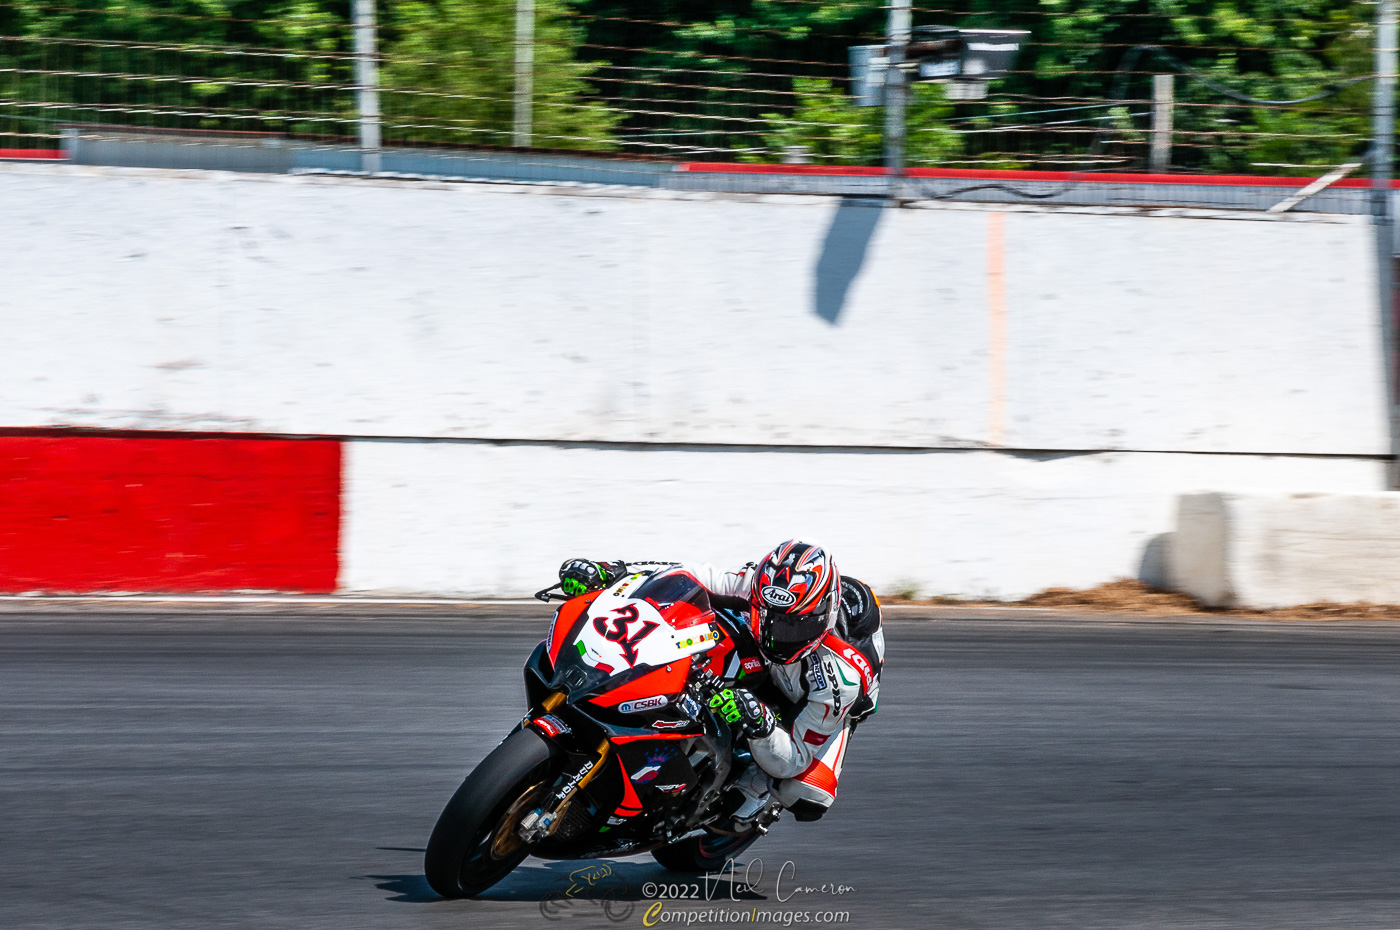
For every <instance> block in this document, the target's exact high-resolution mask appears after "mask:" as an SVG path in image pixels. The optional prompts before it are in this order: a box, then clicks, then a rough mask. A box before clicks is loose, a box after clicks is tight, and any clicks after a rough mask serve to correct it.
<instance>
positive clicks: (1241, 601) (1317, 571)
mask: <svg viewBox="0 0 1400 930" xmlns="http://www.w3.org/2000/svg"><path fill="white" fill-rule="evenodd" d="M1173 549H1174V556H1173V559H1172V572H1171V574H1172V577H1173V580H1174V582H1175V586H1176V587H1178V588H1179V589H1180V590H1182V591H1185V592H1186V593H1188V594H1190V595H1191V596H1193V597H1195V598H1196V599H1198V600H1200V601H1202V602H1203V603H1206V604H1210V605H1212V606H1216V607H1251V608H1271V607H1290V606H1293V605H1297V604H1313V603H1318V602H1321V601H1331V602H1333V603H1351V602H1353V601H1370V602H1372V603H1379V604H1397V603H1400V494H1384V493H1382V494H1319V493H1308V494H1297V493H1295V494H1262V493H1258V492H1257V491H1256V492H1254V493H1247V494H1242V493H1205V494H1191V495H1186V496H1184V497H1183V498H1182V499H1181V502H1180V505H1179V508H1178V516H1177V530H1176V534H1175V539H1174V545H1173Z"/></svg>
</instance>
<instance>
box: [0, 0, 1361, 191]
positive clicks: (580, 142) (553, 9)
mask: <svg viewBox="0 0 1400 930" xmlns="http://www.w3.org/2000/svg"><path fill="white" fill-rule="evenodd" d="M536 6H537V25H536V36H537V42H536V46H535V55H536V68H535V87H534V94H533V101H534V124H535V136H534V142H535V144H536V145H539V146H543V147H557V148H607V147H610V146H616V147H617V148H619V149H621V150H623V151H626V152H628V153H631V154H660V155H666V156H671V157H702V158H733V157H745V158H749V159H753V160H777V159H779V158H781V157H782V154H783V152H784V150H785V149H786V147H788V146H796V145H801V146H805V147H806V148H807V149H809V150H810V151H811V152H812V153H813V155H814V157H816V158H817V159H818V160H821V161H827V162H834V163H853V162H857V163H877V162H878V160H879V157H880V143H879V129H880V121H881V120H882V118H883V116H882V111H881V109H880V108H868V109H866V108H856V107H853V106H851V105H850V103H849V99H848V98H847V97H846V96H845V90H844V88H845V81H846V77H847V65H846V61H847V57H846V56H847V48H848V47H849V46H851V45H865V44H878V43H880V42H881V41H882V37H883V34H884V31H885V16H886V13H887V11H886V9H885V8H884V7H883V6H882V0H801V2H798V0H536ZM939 6H940V8H941V9H940V11H939V12H937V13H934V12H931V11H930V12H919V13H917V14H916V22H918V23H921V24H932V23H940V24H947V25H959V26H964V27H979V26H981V27H1002V28H1025V29H1029V30H1030V32H1031V36H1030V38H1029V41H1028V42H1027V43H1026V44H1025V47H1024V50H1023V52H1022V54H1021V58H1020V60H1019V62H1018V68H1019V71H1018V72H1017V73H1014V74H1012V75H1009V76H1008V77H1007V78H1006V79H1004V80H1001V81H998V82H997V83H996V84H994V85H993V94H992V96H991V97H990V98H989V99H988V100H986V101H980V102H957V103H952V102H949V101H947V100H945V99H943V98H942V97H941V95H940V94H939V93H938V91H937V88H936V87H931V86H927V85H919V86H918V87H917V88H916V90H915V96H914V99H913V101H912V102H911V107H910V116H911V125H910V127H909V133H908V139H909V161H910V163H911V164H939V163H944V164H946V163H950V162H958V163H963V162H976V163H980V164H988V165H993V164H995V165H1022V164H1024V165H1027V166H1032V167H1046V166H1048V165H1049V164H1051V163H1055V162H1059V163H1062V164H1065V165H1072V166H1083V165H1085V163H1086V161H1090V160H1094V159H1099V160H1102V159H1108V160H1109V164H1111V165H1114V166H1117V167H1141V166H1142V164H1143V163H1144V161H1145V156H1146V148H1147V142H1146V138H1147V136H1146V132H1145V130H1146V129H1147V126H1148V111H1149V109H1150V107H1149V106H1148V105H1147V104H1146V101H1145V98H1146V97H1147V96H1148V95H1149V87H1150V79H1149V77H1148V72H1151V71H1157V72H1167V71H1170V70H1171V68H1172V66H1171V64H1170V63H1168V62H1167V61H1166V60H1165V59H1164V58H1162V57H1161V56H1160V55H1158V54H1156V53H1153V52H1147V53H1143V54H1142V56H1141V57H1140V58H1139V59H1138V60H1137V63H1136V65H1135V66H1134V71H1136V72H1138V73H1135V74H1131V75H1128V74H1122V73H1119V67H1120V65H1121V64H1123V63H1124V60H1125V55H1127V54H1128V53H1129V50H1130V49H1132V48H1133V47H1134V46H1137V45H1143V44H1152V45H1161V46H1166V47H1167V48H1168V50H1169V51H1170V53H1171V54H1172V55H1174V56H1175V57H1176V58H1177V59H1179V60H1180V61H1181V62H1183V63H1184V65H1185V66H1187V67H1189V68H1190V69H1192V70H1193V71H1195V72H1198V73H1200V74H1203V75H1208V76H1210V77H1211V78H1214V79H1215V80H1217V81H1219V82H1220V83H1222V84H1224V85H1227V86H1229V87H1231V88H1234V89H1236V90H1238V91H1240V92H1243V93H1246V94H1250V95H1254V96H1257V97H1267V98H1292V97H1299V96H1305V95H1307V94H1310V93H1313V92H1315V91H1317V90H1319V89H1322V88H1324V87H1327V86H1328V85H1330V84H1333V83H1335V82H1337V81H1339V80H1341V79H1343V78H1346V77H1350V76H1357V75H1364V74H1367V73H1368V72H1369V71H1370V70H1371V68H1372V64H1371V60H1370V58H1371V51H1370V48H1371V44H1372V34H1371V25H1370V21H1371V18H1372V15H1373V6H1372V5H1370V4H1368V3H1364V2H1361V0H951V2H950V3H946V4H939ZM350 8H351V0H84V2H83V3H81V4H69V5H55V4H53V2H52V0H10V2H9V3H6V4H0V37H2V38H0V133H3V134H4V135H5V136H6V138H7V139H8V140H12V141H10V142H7V144H21V145H28V144H34V145H49V144H52V139H53V138H55V137H56V135H57V133H58V132H59V129H60V127H61V125H62V124H63V123H64V122H66V121H70V120H81V121H86V122H93V121H97V122H109V123H120V124H123V125H142V126H156V127H179V128H196V129H221V130H256V131H274V132H282V133H293V134H307V135H314V136H317V137H321V138H324V137H328V136H331V137H333V136H351V135H353V132H354V119H355V112H354V105H355V98H354V95H353V93H352V92H351V91H352V90H353V84H354V74H353V68H352V62H351V60H350V57H349V55H350V52H351V50H352V49H351V46H352V36H351V30H350V28H349V23H348V21H347V19H348V15H349V12H350ZM378 15H379V21H380V25H381V33H380V48H381V53H382V54H383V56H384V58H385V61H386V64H385V67H384V69H383V76H384V83H385V90H386V92H385V95H384V101H383V107H384V111H385V119H386V137H387V138H389V139H391V140H394V141H411V142H418V143H424V142H433V143H439V142H440V143H451V144H459V145H460V144H483V143H485V144H506V143H508V141H509V132H510V127H511V121H512V112H511V110H512V104H511V99H512V95H513V90H514V68H513V62H512V58H513V46H514V38H513V37H514V0H379V14H378ZM1175 86H1176V99H1177V106H1176V108H1175V111H1174V119H1175V136H1174V149H1173V164H1174V166H1176V167H1177V168H1179V169H1183V170H1199V171H1231V172H1251V171H1252V172H1265V173H1278V172H1286V171H1297V172H1299V173H1306V174H1316V173H1317V172H1318V169H1319V168H1322V167H1323V166H1328V165H1335V164H1339V163H1341V162H1345V161H1355V160H1357V159H1359V158H1360V157H1361V156H1362V155H1363V154H1364V152H1365V149H1366V139H1367V135H1368V132H1369V117H1368V99H1369V95H1370V92H1371V90H1370V85H1368V84H1360V85H1357V86H1354V87H1351V88H1349V89H1347V90H1345V91H1343V92H1342V93H1340V94H1337V95H1335V96H1331V97H1328V98H1326V99H1324V100H1321V101H1317V102H1315V103H1308V104H1303V105H1298V106H1288V107H1266V106H1256V105H1247V104H1242V103H1236V102H1232V101H1229V100H1227V99H1226V98H1225V97H1223V96H1222V95H1221V94H1219V93H1218V92H1217V91H1215V90H1213V89H1211V88H1210V87H1207V86H1206V85H1205V84H1203V83H1201V82H1199V81H1197V80H1194V79H1192V78H1189V77H1186V76H1180V75H1179V76H1178V77H1177V78H1176V82H1175ZM1281 165H1283V166H1287V165H1300V166H1305V167H1299V168H1287V167H1278V166H1281Z"/></svg>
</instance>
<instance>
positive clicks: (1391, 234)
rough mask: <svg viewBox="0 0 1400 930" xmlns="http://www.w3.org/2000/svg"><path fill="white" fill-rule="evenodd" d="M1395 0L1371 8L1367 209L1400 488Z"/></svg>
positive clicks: (1393, 476) (1392, 480) (1393, 481)
mask: <svg viewBox="0 0 1400 930" xmlns="http://www.w3.org/2000/svg"><path fill="white" fill-rule="evenodd" d="M1395 68H1396V23H1395V0H1380V3H1379V4H1378V6H1377V8H1376V84H1375V96H1374V97H1373V98H1372V107H1371V198H1372V199H1371V212H1372V216H1373V218H1374V221H1375V230H1376V277H1377V282H1378V284H1379V291H1380V293H1379V297H1380V311H1381V334H1382V338H1383V342H1384V345H1385V400H1386V413H1387V414H1388V415H1389V416H1388V419H1389V421H1390V423H1389V425H1390V453H1391V456H1392V461H1391V464H1390V472H1389V476H1388V479H1389V485H1390V487H1391V488H1392V489H1400V419H1398V418H1397V416H1396V413H1397V403H1396V402H1397V396H1396V382H1397V379H1398V378H1400V371H1397V357H1396V355H1397V352H1396V342H1395V336H1396V333H1395V329H1396V326H1395V209H1394V195H1393V194H1392V193H1391V190H1390V178H1391V158H1392V157H1393V153H1394V142H1395Z"/></svg>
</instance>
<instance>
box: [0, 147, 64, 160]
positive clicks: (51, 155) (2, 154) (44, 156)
mask: <svg viewBox="0 0 1400 930" xmlns="http://www.w3.org/2000/svg"><path fill="white" fill-rule="evenodd" d="M67 157H68V155H67V154H66V153H65V152H64V151H63V150H62V149H0V159H5V158H18V159H21V160H23V161H36V160H37V161H51V160H53V159H63V158H67Z"/></svg>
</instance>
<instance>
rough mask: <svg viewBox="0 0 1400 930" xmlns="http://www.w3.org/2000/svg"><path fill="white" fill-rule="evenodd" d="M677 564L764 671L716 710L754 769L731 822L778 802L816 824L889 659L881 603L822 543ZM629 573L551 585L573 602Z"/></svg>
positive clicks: (605, 571)
mask: <svg viewBox="0 0 1400 930" xmlns="http://www.w3.org/2000/svg"><path fill="white" fill-rule="evenodd" d="M680 568H681V569H682V570H684V571H687V572H689V573H690V574H691V575H693V576H694V577H695V579H696V580H697V581H699V582H700V584H701V585H702V586H703V587H704V588H706V589H707V590H708V591H709V592H710V596H711V603H712V604H713V606H715V607H719V608H726V609H730V610H734V611H736V612H738V613H740V614H741V616H744V617H746V618H747V624H748V625H747V629H748V632H749V633H750V634H751V635H752V637H753V639H754V642H755V643H756V645H757V647H758V652H759V654H760V655H761V656H762V658H763V661H764V663H765V665H766V668H767V670H768V672H769V675H768V681H769V687H767V688H763V689H760V690H761V691H762V693H761V694H755V693H754V692H753V691H751V690H750V689H749V688H746V687H732V688H726V689H724V690H722V691H720V692H719V695H720V697H719V703H720V704H722V705H723V706H724V708H725V710H726V711H727V712H728V713H729V714H730V716H731V719H736V722H737V723H738V725H739V726H741V727H742V728H743V730H744V732H745V733H746V734H747V735H748V738H749V739H748V742H749V751H750V753H751V754H752V756H753V760H754V763H755V764H754V765H752V766H750V767H749V768H748V769H747V770H746V771H745V772H744V773H743V774H742V775H741V776H740V777H739V778H738V779H737V781H736V783H735V786H734V787H735V788H736V789H737V790H738V793H739V794H740V795H741V797H740V798H739V799H737V800H738V801H739V803H738V804H737V805H736V808H735V811H734V819H735V821H736V823H738V824H739V825H741V826H742V825H743V824H745V823H746V822H749V821H752V820H753V819H754V818H755V817H757V816H758V815H760V814H761V813H762V812H763V811H764V810H766V809H768V808H769V807H770V805H771V799H774V798H775V799H776V801H777V803H778V804H779V805H781V806H782V807H784V808H786V809H787V810H790V811H791V812H792V814H793V816H794V817H795V818H796V819H797V820H799V821H811V820H817V819H818V818H820V817H821V816H822V815H823V814H825V813H826V812H827V810H828V809H829V808H830V807H831V804H832V802H833V801H835V799H836V788H837V782H838V781H839V780H840V777H841V767H842V763H843V762H844V759H845V754H846V747H847V744H848V743H849V742H850V738H851V732H852V729H853V727H854V726H855V724H857V723H859V722H860V721H861V720H864V719H865V718H866V717H868V716H870V715H871V714H873V713H874V712H875V709H876V705H877V704H878V702H879V697H880V670H881V667H882V666H883V664H884V658H885V639H884V632H883V631H882V630H881V629H880V603H879V601H878V600H876V598H875V595H874V594H873V593H872V592H871V590H870V588H869V587H868V586H867V585H865V584H864V583H863V582H860V581H857V580H856V579H854V578H842V576H841V574H840V572H839V571H837V569H836V564H835V563H834V562H833V561H832V559H831V556H830V555H828V554H827V552H826V550H825V549H824V548H823V547H822V546H820V545H817V544H815V543H810V542H801V541H798V540H788V541H787V542H785V543H783V544H782V545H780V546H778V547H777V548H775V549H773V550H772V551H771V552H769V553H768V555H766V556H765V557H764V558H763V561H761V562H759V563H758V564H757V565H755V564H754V563H752V562H750V563H748V564H747V565H745V566H744V567H743V568H741V569H738V570H737V571H721V570H719V569H716V568H715V567H713V566H710V565H700V566H688V565H682V566H680ZM626 572H627V566H626V564H625V563H623V562H594V561H591V560H587V559H571V560H569V561H567V562H565V563H564V564H563V566H561V567H560V569H559V578H560V585H561V587H562V588H563V591H564V593H565V594H568V595H571V596H573V595H576V594H583V593H586V592H587V591H590V590H594V589H596V588H598V587H603V586H606V585H609V584H612V583H613V581H615V580H616V579H617V578H618V577H621V576H622V575H624V574H626ZM774 706H777V707H778V708H779V709H780V710H782V711H783V713H782V714H781V717H780V714H779V713H778V712H775V710H774Z"/></svg>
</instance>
